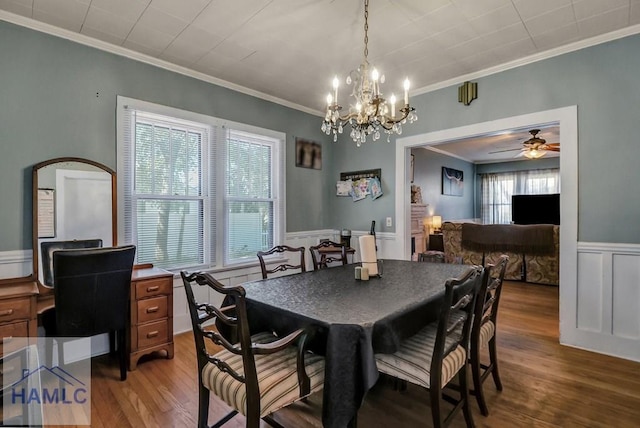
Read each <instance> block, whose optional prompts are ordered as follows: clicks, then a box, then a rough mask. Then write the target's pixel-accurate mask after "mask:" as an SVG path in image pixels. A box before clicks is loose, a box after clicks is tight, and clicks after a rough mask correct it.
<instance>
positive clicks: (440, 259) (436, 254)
mask: <svg viewBox="0 0 640 428" xmlns="http://www.w3.org/2000/svg"><path fill="white" fill-rule="evenodd" d="M418 261H419V262H431V263H444V253H443V252H442V251H427V252H426V253H419V254H418Z"/></svg>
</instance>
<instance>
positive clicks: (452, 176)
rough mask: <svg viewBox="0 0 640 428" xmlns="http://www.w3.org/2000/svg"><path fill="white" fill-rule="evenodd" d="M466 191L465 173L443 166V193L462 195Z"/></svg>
mask: <svg viewBox="0 0 640 428" xmlns="http://www.w3.org/2000/svg"><path fill="white" fill-rule="evenodd" d="M463 191H464V174H463V172H462V171H460V170H458V169H453V168H447V167H446V166H443V167H442V194H443V195H449V196H462V194H463Z"/></svg>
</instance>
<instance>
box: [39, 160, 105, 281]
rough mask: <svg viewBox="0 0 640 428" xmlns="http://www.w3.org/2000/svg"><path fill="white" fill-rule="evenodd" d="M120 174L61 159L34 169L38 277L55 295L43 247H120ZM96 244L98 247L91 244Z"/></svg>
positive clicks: (91, 162)
mask: <svg viewBox="0 0 640 428" xmlns="http://www.w3.org/2000/svg"><path fill="white" fill-rule="evenodd" d="M116 238H117V228H116V173H115V171H113V170H112V169H111V168H109V167H107V166H105V165H102V164H100V163H98V162H94V161H91V160H88V159H81V158H73V157H66V158H57V159H50V160H48V161H44V162H40V163H39V164H37V165H34V167H33V275H34V277H35V278H37V279H38V285H39V287H40V289H41V292H43V291H44V292H46V291H50V286H51V285H52V284H47V283H49V280H48V279H46V278H45V276H46V275H45V273H46V272H47V268H46V267H43V263H42V261H43V259H46V256H45V257H43V253H42V243H43V242H45V243H49V244H45V246H47V245H49V246H51V245H52V243H55V242H62V241H86V242H90V241H92V242H96V241H101V246H103V247H111V246H115V245H117V243H116ZM88 246H93V245H88Z"/></svg>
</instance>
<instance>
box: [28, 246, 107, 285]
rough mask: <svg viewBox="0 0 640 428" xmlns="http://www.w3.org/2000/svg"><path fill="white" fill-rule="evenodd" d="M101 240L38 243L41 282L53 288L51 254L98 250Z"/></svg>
mask: <svg viewBox="0 0 640 428" xmlns="http://www.w3.org/2000/svg"><path fill="white" fill-rule="evenodd" d="M100 247H102V239H74V240H72V241H44V242H41V243H40V249H41V251H40V255H41V257H42V280H43V281H42V282H43V283H44V285H47V286H49V287H53V253H54V252H56V251H59V250H74V249H81V248H100Z"/></svg>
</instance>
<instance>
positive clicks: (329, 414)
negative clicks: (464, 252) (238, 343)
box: [242, 259, 471, 428]
mask: <svg viewBox="0 0 640 428" xmlns="http://www.w3.org/2000/svg"><path fill="white" fill-rule="evenodd" d="M382 265H383V269H381V270H382V271H383V275H382V276H380V277H372V278H371V279H369V280H367V281H363V280H357V279H356V278H355V268H356V267H357V266H359V264H357V263H356V264H350V265H344V266H336V267H330V268H326V269H320V270H317V271H311V272H303V273H298V274H293V275H287V276H280V277H275V278H268V279H263V280H257V281H251V282H247V283H244V284H242V287H243V288H244V289H245V291H246V299H247V312H248V317H249V325H250V329H251V331H252V332H258V331H265V330H269V331H274V332H276V333H277V334H288V333H290V332H291V331H294V330H296V329H298V328H307V329H309V330H310V331H312V332H313V334H312V340H311V341H310V343H309V349H310V350H311V351H313V352H316V353H320V354H323V355H324V356H325V377H324V390H323V397H322V423H323V426H324V427H326V428H344V427H353V426H355V425H356V424H357V413H358V409H359V408H360V406H361V404H362V402H363V401H364V397H365V395H366V393H367V391H368V390H369V389H370V388H371V387H373V385H374V384H375V383H376V381H377V380H378V369H377V367H376V361H375V354H376V353H393V352H396V351H397V350H398V349H399V346H400V343H401V342H402V340H404V339H406V338H408V337H410V336H412V335H413V334H415V333H417V332H418V331H419V330H420V329H422V328H423V327H424V326H425V325H427V324H428V323H430V322H433V321H435V320H436V319H437V316H438V313H439V308H440V303H441V301H442V300H443V298H444V292H445V287H444V284H445V282H446V280H447V279H449V278H458V277H461V276H462V275H464V274H465V273H466V272H467V271H468V270H469V269H471V266H467V265H460V264H444V263H419V262H414V261H406V260H387V259H385V260H384V261H382Z"/></svg>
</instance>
